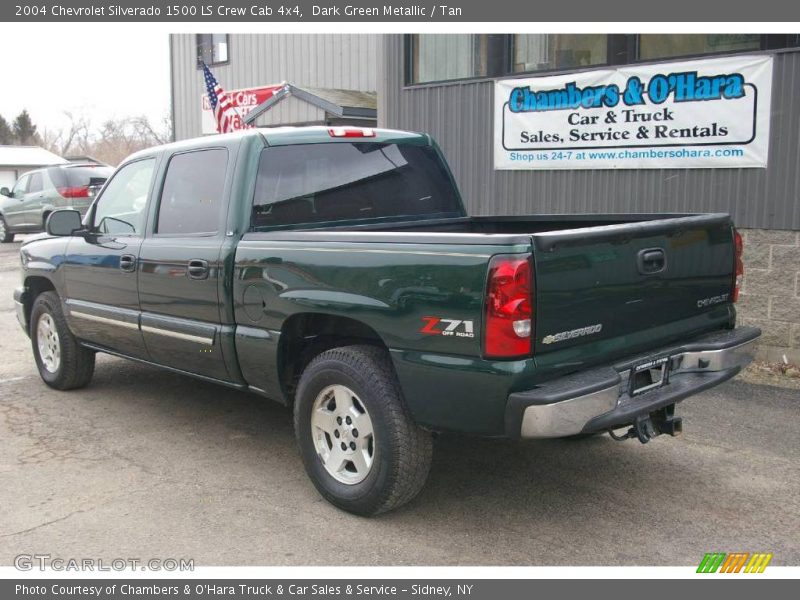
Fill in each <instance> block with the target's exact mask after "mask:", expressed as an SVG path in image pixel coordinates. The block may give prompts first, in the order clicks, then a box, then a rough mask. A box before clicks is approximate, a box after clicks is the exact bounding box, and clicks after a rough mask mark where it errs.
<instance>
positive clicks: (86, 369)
mask: <svg viewBox="0 0 800 600" xmlns="http://www.w3.org/2000/svg"><path fill="white" fill-rule="evenodd" d="M30 336H31V346H32V348H33V356H34V358H35V359H36V367H37V368H38V369H39V375H40V376H41V378H42V380H43V381H44V382H45V383H46V384H47V385H49V386H50V387H51V388H55V389H57V390H74V389H77V388H82V387H84V386H86V385H87V384H88V383H89V382H90V381H91V380H92V375H93V374H94V358H95V353H94V352H92V351H91V350H89V349H87V348H84V347H83V346H81V345H80V344H79V343H78V340H77V339H76V338H75V336H74V335H72V332H71V331H70V330H69V327H68V326H67V321H66V319H65V318H64V312H63V311H62V309H61V299H60V298H59V297H58V294H56V293H55V292H43V293H41V294H39V295H38V296H37V297H36V300H35V301H34V302H33V308H32V309H31V325H30Z"/></svg>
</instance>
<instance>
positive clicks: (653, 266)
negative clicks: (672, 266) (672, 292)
mask: <svg viewBox="0 0 800 600" xmlns="http://www.w3.org/2000/svg"><path fill="white" fill-rule="evenodd" d="M636 263H637V266H638V267H639V273H641V274H642V275H652V274H653V273H660V272H661V271H663V270H664V269H666V268H667V254H666V253H665V252H664V250H663V249H661V248H646V249H645V250H640V251H639V254H638V256H637V260H636Z"/></svg>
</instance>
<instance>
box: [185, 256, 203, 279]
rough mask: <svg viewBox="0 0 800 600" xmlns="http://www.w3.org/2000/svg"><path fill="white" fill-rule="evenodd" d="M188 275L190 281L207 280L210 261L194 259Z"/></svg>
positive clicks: (188, 269)
mask: <svg viewBox="0 0 800 600" xmlns="http://www.w3.org/2000/svg"><path fill="white" fill-rule="evenodd" d="M186 274H187V275H188V276H189V279H207V278H208V261H207V260H202V259H200V258H193V259H192V260H190V261H189V266H188V267H187V269H186Z"/></svg>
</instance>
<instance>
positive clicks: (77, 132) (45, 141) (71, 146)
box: [41, 111, 91, 156]
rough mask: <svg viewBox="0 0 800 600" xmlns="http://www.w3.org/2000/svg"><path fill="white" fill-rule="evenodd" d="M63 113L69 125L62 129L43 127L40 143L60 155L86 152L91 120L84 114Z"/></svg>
mask: <svg viewBox="0 0 800 600" xmlns="http://www.w3.org/2000/svg"><path fill="white" fill-rule="evenodd" d="M64 115H65V116H66V117H67V118H68V119H69V126H67V127H65V128H63V129H48V128H45V129H44V130H43V132H42V134H41V139H42V145H43V146H44V147H45V148H47V149H48V150H50V152H54V153H56V154H58V155H61V156H65V155H67V154H70V153H73V154H74V153H84V152H86V148H87V146H88V145H89V144H90V141H89V140H90V138H91V122H90V121H89V119H88V118H86V117H84V116H78V117H76V116H75V115H74V114H73V113H71V112H68V111H65V112H64Z"/></svg>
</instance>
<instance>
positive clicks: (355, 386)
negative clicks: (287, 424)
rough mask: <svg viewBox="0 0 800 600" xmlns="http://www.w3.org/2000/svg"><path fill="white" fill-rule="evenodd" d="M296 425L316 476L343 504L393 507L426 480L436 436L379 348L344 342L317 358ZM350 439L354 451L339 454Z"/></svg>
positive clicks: (358, 509)
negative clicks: (408, 401)
mask: <svg viewBox="0 0 800 600" xmlns="http://www.w3.org/2000/svg"><path fill="white" fill-rule="evenodd" d="M365 416H366V419H365V418H364V417H365ZM351 417H352V419H351ZM339 418H341V419H342V421H341V422H338V419H339ZM351 421H352V422H351ZM294 427H295V435H296V437H297V443H298V446H299V448H300V454H301V456H302V459H303V464H304V465H305V468H306V472H307V473H308V475H309V477H310V478H311V481H312V482H313V483H314V486H316V488H317V490H318V491H319V493H320V494H322V496H323V497H324V498H325V499H326V500H328V502H330V503H331V504H333V505H335V506H337V507H339V508H341V509H343V510H346V511H348V512H351V513H354V514H357V515H362V516H372V515H377V514H379V513H383V512H387V511H390V510H392V509H395V508H398V507H399V506H402V505H403V504H405V503H407V502H409V501H410V500H412V499H413V498H414V497H415V496H416V495H417V494H418V493H419V492H420V490H421V489H422V487H423V486H424V485H425V480H426V479H427V477H428V472H429V471H430V466H431V455H432V453H433V442H432V435H431V433H430V432H429V431H426V430H424V429H422V428H421V427H419V426H418V425H417V424H416V423H415V422H414V420H413V419H412V417H411V414H410V413H409V411H408V408H407V407H406V406H405V403H404V402H403V398H402V394H401V392H400V386H399V383H398V381H397V378H396V376H395V373H394V369H393V368H392V364H391V362H390V360H389V357H388V356H387V354H386V352H385V351H384V350H382V349H380V348H376V347H373V346H362V345H358V346H343V347H340V348H333V349H331V350H327V351H325V352H322V353H321V354H320V355H319V356H317V357H316V358H314V359H313V360H312V361H311V362H310V363H309V365H308V366H307V367H306V368H305V370H304V371H303V373H302V375H301V376H300V382H299V384H298V387H297V393H296V395H295V404H294ZM359 427H362V430H361V431H360V432H359V431H358V428H359ZM331 429H333V430H334V431H333V433H330V430H331ZM369 430H371V435H370V433H369ZM343 444H344V445H345V446H348V449H347V450H344V449H343V448H342V449H341V452H340V448H339V447H340V446H341V445H343ZM326 453H327V454H326ZM350 459H353V460H350Z"/></svg>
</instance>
